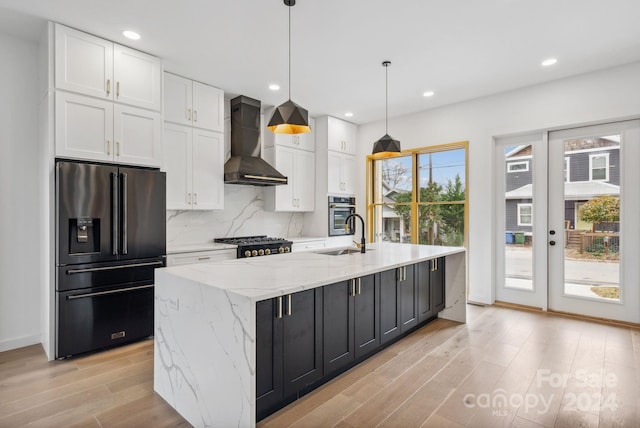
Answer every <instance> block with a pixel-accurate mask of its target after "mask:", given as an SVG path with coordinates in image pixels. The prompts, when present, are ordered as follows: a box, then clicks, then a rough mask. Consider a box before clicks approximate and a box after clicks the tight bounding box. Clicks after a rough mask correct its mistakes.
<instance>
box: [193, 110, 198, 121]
mask: <svg viewBox="0 0 640 428" xmlns="http://www.w3.org/2000/svg"><path fill="white" fill-rule="evenodd" d="M193 121H194V122H197V121H198V110H194V111H193Z"/></svg>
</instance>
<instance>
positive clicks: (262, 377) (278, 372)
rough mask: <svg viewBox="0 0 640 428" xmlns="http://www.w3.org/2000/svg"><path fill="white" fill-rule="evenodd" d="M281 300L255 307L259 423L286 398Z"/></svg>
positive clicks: (268, 301) (260, 303) (266, 302)
mask: <svg viewBox="0 0 640 428" xmlns="http://www.w3.org/2000/svg"><path fill="white" fill-rule="evenodd" d="M278 299H282V297H280V298H276V299H269V300H263V301H260V302H257V303H256V419H257V420H260V419H263V418H264V417H266V416H267V415H269V414H271V413H272V410H273V409H275V408H277V406H278V404H279V403H280V402H281V401H282V400H283V398H284V389H283V376H282V370H283V366H282V364H283V358H282V357H283V355H282V318H278V316H277V314H278V305H279V304H282V300H280V301H278Z"/></svg>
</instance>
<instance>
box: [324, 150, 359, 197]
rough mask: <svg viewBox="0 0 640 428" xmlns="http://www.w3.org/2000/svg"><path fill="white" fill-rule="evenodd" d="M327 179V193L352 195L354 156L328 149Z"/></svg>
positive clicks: (353, 187) (353, 190)
mask: <svg viewBox="0 0 640 428" xmlns="http://www.w3.org/2000/svg"><path fill="white" fill-rule="evenodd" d="M327 180H328V183H327V189H328V191H329V194H332V195H353V194H354V193H355V156H353V155H348V154H343V153H338V152H332V151H329V152H328V155H327Z"/></svg>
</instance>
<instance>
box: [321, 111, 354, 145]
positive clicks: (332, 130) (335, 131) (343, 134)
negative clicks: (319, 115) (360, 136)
mask: <svg viewBox="0 0 640 428" xmlns="http://www.w3.org/2000/svg"><path fill="white" fill-rule="evenodd" d="M327 136H328V138H327V139H328V141H327V144H328V149H329V150H332V151H335V152H341V153H349V154H352V155H355V154H356V126H355V125H354V124H352V123H349V122H345V121H344V120H340V119H336V118H335V117H331V116H329V117H328V118H327Z"/></svg>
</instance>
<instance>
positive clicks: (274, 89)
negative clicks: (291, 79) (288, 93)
mask: <svg viewBox="0 0 640 428" xmlns="http://www.w3.org/2000/svg"><path fill="white" fill-rule="evenodd" d="M269 89H271V90H272V91H279V90H280V85H278V84H276V83H272V84H270V85H269Z"/></svg>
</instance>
